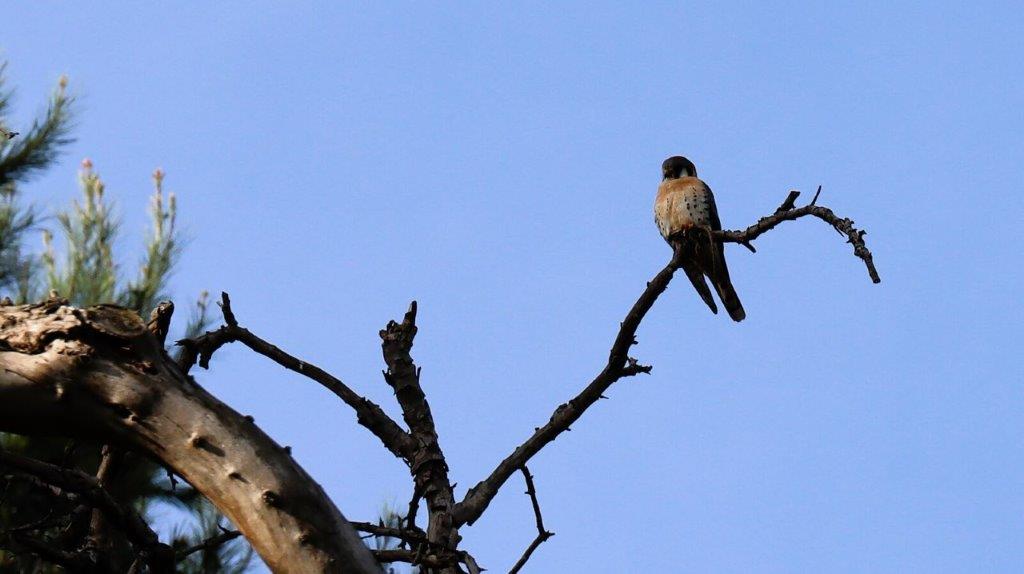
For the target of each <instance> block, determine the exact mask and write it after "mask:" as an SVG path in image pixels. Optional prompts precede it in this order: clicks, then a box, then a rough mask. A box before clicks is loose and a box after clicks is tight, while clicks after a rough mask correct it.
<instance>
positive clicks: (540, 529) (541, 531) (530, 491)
mask: <svg viewBox="0 0 1024 574" xmlns="http://www.w3.org/2000/svg"><path fill="white" fill-rule="evenodd" d="M519 470H521V471H522V472H523V478H524V479H525V480H526V494H527V495H529V497H530V502H531V503H532V504H533V515H534V518H536V520H537V537H536V538H534V539H533V542H531V543H530V546H528V547H527V548H526V550H525V551H523V555H522V556H521V557H520V558H519V560H518V561H516V563H515V565H514V566H512V569H511V570H509V571H508V574H516V572H519V571H520V570H522V568H523V566H525V565H526V561H527V560H529V559H530V556H531V555H533V551H534V550H536V549H537V547H538V546H540V545H541V544H543V543H544V542H545V541H546V540H547V539H548V538H551V537H552V536H554V535H555V533H554V532H549V531H547V530H546V529H545V528H544V518H543V517H541V515H540V503H539V502H537V489H536V488H535V487H534V485H533V476H532V475H531V474H530V469H528V468H526V466H525V465H524V466H523V467H522V468H520V469H519Z"/></svg>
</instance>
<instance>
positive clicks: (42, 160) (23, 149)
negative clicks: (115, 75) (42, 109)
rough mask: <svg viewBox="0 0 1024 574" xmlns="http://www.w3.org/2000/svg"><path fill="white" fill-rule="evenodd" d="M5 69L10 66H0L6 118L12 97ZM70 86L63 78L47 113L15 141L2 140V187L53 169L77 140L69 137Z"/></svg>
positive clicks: (0, 106) (0, 113)
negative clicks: (61, 152)
mask: <svg viewBox="0 0 1024 574" xmlns="http://www.w3.org/2000/svg"><path fill="white" fill-rule="evenodd" d="M6 70H7V64H6V63H3V64H0V118H3V117H4V116H5V115H6V112H7V108H8V106H9V105H10V101H11V96H12V92H11V91H10V90H7V89H6V88H5V83H6V82H5V79H6V78H5V76H4V73H5V72H6ZM67 86H68V80H67V78H66V77H61V79H60V81H59V82H58V83H57V89H56V90H54V92H53V95H51V96H50V102H49V105H48V106H47V108H46V113H45V114H43V117H41V118H38V119H36V120H35V121H34V122H32V127H31V128H30V129H29V130H28V131H27V132H25V133H24V134H21V135H19V136H18V137H17V138H13V139H11V138H6V137H5V138H2V139H3V140H4V143H5V144H6V145H3V147H2V148H0V186H7V185H11V184H14V183H15V182H19V181H25V180H26V179H28V178H29V177H30V176H31V175H33V174H35V173H39V172H41V171H43V170H45V169H46V168H48V167H50V166H51V165H52V164H53V162H54V160H55V159H56V157H57V155H58V154H59V153H60V150H61V148H62V147H64V146H66V145H67V144H69V143H71V142H72V141H74V140H73V139H72V138H71V137H70V135H69V133H70V130H71V127H72V114H71V108H72V103H73V101H74V98H72V97H71V96H69V95H68V92H67ZM0 125H3V124H0ZM5 129H6V128H5Z"/></svg>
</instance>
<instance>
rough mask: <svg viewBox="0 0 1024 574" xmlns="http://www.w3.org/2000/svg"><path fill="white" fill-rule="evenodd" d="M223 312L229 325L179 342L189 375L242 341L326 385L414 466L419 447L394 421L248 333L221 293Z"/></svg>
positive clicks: (313, 368) (321, 372) (327, 377)
mask: <svg viewBox="0 0 1024 574" xmlns="http://www.w3.org/2000/svg"><path fill="white" fill-rule="evenodd" d="M220 306H221V309H222V310H223V312H224V321H225V323H226V324H225V325H224V326H222V327H220V328H219V329H217V330H216V331H209V332H207V333H206V334H204V335H202V336H201V337H198V338H196V339H182V340H180V341H178V342H177V344H178V345H180V346H181V347H182V348H183V352H182V354H181V359H180V361H179V365H180V366H181V368H182V370H184V371H185V372H186V373H187V372H188V371H189V370H190V369H191V368H192V366H193V365H194V364H195V363H196V360H197V359H198V361H199V366H200V367H202V368H204V369H208V368H209V366H210V358H211V357H212V356H213V354H214V353H215V352H216V351H217V350H218V349H220V348H221V347H222V346H224V345H226V344H227V343H233V342H235V341H238V342H240V343H242V344H244V345H245V346H246V347H249V348H250V349H252V350H253V351H255V352H257V353H259V354H260V355H263V356H264V357H267V358H268V359H270V360H272V361H274V362H275V363H277V364H279V365H281V366H282V367H284V368H286V369H288V370H290V371H294V372H296V373H299V374H300V375H303V376H305V377H308V378H310V379H312V380H314V381H316V382H317V383H320V384H321V385H323V386H324V387H325V388H327V390H329V391H331V392H332V393H334V394H335V395H336V396H337V397H338V398H340V399H341V400H342V401H344V403H345V404H346V405H348V406H350V407H352V409H353V410H355V411H356V421H357V422H358V423H359V424H361V425H363V426H364V427H366V428H367V429H369V430H370V432H372V433H373V434H374V436H376V437H377V438H378V439H380V441H381V442H382V443H384V446H385V447H386V448H387V449H388V450H389V451H391V453H392V454H394V455H395V456H396V457H398V458H400V459H402V460H405V461H406V463H407V464H411V462H410V461H411V459H412V455H413V451H414V450H415V448H416V445H415V443H414V441H413V438H412V437H411V436H410V435H409V433H407V432H405V430H403V429H402V427H400V426H398V423H396V422H395V421H393V420H392V419H391V417H389V416H388V415H387V414H386V413H385V412H384V410H383V409H381V408H380V406H378V405H377V404H375V403H374V402H372V401H370V400H367V399H365V398H363V397H362V396H360V395H359V394H357V393H356V392H355V391H353V390H352V389H351V388H349V387H348V385H346V384H345V383H343V382H341V380H340V379H338V378H337V377H334V376H333V375H331V374H330V373H328V372H326V371H324V370H323V369H321V368H320V367H317V366H316V365H314V364H312V363H308V362H306V361H303V360H300V359H297V358H295V357H293V356H292V355H289V354H288V353H286V352H284V351H282V350H281V349H279V348H278V347H276V346H274V345H272V344H270V343H268V342H267V341H264V340H263V339H261V338H259V337H257V336H256V335H254V334H253V333H252V332H250V331H249V330H248V329H245V328H243V327H240V326H239V325H238V321H237V320H236V319H235V314H234V312H233V311H232V310H231V299H230V297H228V294H227V293H221V303H220Z"/></svg>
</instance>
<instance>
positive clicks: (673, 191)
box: [654, 155, 747, 321]
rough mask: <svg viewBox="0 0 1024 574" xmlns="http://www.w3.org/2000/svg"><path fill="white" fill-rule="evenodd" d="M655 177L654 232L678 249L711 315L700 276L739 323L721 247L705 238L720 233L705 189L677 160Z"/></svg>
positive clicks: (712, 200) (686, 165)
mask: <svg viewBox="0 0 1024 574" xmlns="http://www.w3.org/2000/svg"><path fill="white" fill-rule="evenodd" d="M661 176H662V180H661V185H659V186H658V195H657V197H656V198H655V200H654V222H655V223H656V224H657V225H658V231H660V232H661V236H662V237H664V238H665V241H667V242H668V244H669V245H670V246H672V247H673V249H675V248H676V247H678V248H679V249H680V250H681V252H680V255H681V257H680V267H682V269H683V271H684V272H685V273H686V276H687V277H688V278H689V279H690V282H691V283H693V287H694V289H696V290H697V293H698V294H700V297H701V299H703V300H704V302H705V303H706V304H707V306H708V307H709V308H711V312H712V313H715V314H718V306H717V305H715V299H714V298H713V297H712V296H711V290H710V289H709V288H708V284H707V281H705V279H704V278H705V276H706V277H707V278H708V279H710V280H711V284H712V285H713V286H714V287H715V291H717V292H718V298H719V299H721V300H722V305H724V306H725V310H726V311H728V312H729V316H730V317H732V320H733V321H742V320H743V319H745V318H746V316H747V313H746V311H744V310H743V304H742V303H740V298H739V296H737V295H736V290H735V289H734V288H733V286H732V281H731V280H730V279H729V268H728V267H727V266H726V264H725V246H724V245H722V242H721V241H715V239H714V238H713V237H712V236H711V232H712V231H717V230H720V229H722V222H721V221H720V220H719V219H718V208H717V207H716V206H715V196H714V195H712V193H711V188H709V187H708V185H707V184H706V183H704V182H703V181H701V180H700V179H699V178H698V177H697V167H696V166H694V165H693V162H692V161H690V160H688V159H686V158H685V157H682V156H678V155H676V156H672V157H670V158H668V159H666V160H665V161H664V163H662V164H661Z"/></svg>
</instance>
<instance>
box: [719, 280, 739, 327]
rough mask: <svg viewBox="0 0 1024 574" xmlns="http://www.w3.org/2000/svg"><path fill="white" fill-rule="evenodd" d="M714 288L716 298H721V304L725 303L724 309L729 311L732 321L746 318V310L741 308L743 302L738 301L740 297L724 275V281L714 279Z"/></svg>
mask: <svg viewBox="0 0 1024 574" xmlns="http://www.w3.org/2000/svg"><path fill="white" fill-rule="evenodd" d="M713 283H714V284H715V290H716V291H718V298H719V299H721V300H722V305H725V310H726V311H728V312H729V316H730V317H732V320H733V321H737V322H739V321H742V320H744V319H746V318H747V312H746V311H744V310H743V303H740V298H739V296H738V295H736V290H735V289H733V287H732V282H730V281H729V279H728V277H726V279H725V281H719V280H715V281H713Z"/></svg>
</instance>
